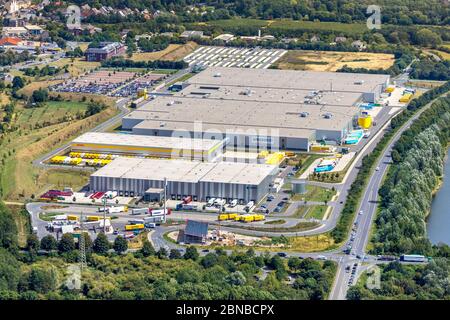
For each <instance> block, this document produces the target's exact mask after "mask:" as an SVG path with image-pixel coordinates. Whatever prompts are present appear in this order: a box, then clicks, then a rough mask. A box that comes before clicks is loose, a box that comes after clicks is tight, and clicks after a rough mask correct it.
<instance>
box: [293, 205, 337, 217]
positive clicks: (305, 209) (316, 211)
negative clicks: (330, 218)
mask: <svg viewBox="0 0 450 320" xmlns="http://www.w3.org/2000/svg"><path fill="white" fill-rule="evenodd" d="M327 208H328V206H325V205H314V206H300V207H299V208H298V209H297V210H296V211H295V213H294V214H293V215H292V217H293V218H303V219H318V220H322V219H323V216H324V215H325V212H326V211H327Z"/></svg>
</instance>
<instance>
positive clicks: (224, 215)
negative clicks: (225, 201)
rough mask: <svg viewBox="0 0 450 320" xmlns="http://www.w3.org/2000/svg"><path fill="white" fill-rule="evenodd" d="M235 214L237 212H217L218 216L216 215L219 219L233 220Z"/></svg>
mask: <svg viewBox="0 0 450 320" xmlns="http://www.w3.org/2000/svg"><path fill="white" fill-rule="evenodd" d="M237 216H238V214H237V213H222V214H219V216H218V217H217V219H218V220H219V221H225V220H235V219H236V217H237Z"/></svg>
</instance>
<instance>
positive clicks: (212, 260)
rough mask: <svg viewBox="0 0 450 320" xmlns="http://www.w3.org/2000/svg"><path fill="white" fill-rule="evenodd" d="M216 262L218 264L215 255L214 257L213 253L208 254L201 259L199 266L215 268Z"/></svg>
mask: <svg viewBox="0 0 450 320" xmlns="http://www.w3.org/2000/svg"><path fill="white" fill-rule="evenodd" d="M217 262H218V259H217V255H215V254H214V253H208V254H207V255H206V256H204V257H203V258H202V260H201V261H200V264H201V265H202V266H203V267H204V268H211V267H213V266H215V265H216V264H217Z"/></svg>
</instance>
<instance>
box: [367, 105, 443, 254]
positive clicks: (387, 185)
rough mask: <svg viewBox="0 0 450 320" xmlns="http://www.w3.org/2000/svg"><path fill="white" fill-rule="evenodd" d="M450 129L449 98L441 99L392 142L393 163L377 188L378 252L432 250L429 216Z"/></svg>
mask: <svg viewBox="0 0 450 320" xmlns="http://www.w3.org/2000/svg"><path fill="white" fill-rule="evenodd" d="M449 133H450V98H442V99H440V100H437V101H436V102H435V103H434V104H433V106H432V107H431V108H430V109H429V110H427V111H425V112H424V113H423V114H422V115H421V116H420V118H419V119H418V120H417V121H415V122H414V123H413V124H412V125H411V127H410V128H409V129H408V130H406V131H405V132H404V133H403V135H402V137H401V138H400V139H399V141H398V142H397V143H396V145H395V146H394V148H393V152H392V158H393V161H394V165H393V166H391V168H390V170H389V173H388V176H387V178H386V180H385V182H384V183H383V186H382V187H381V189H380V191H379V194H380V196H381V211H380V213H379V215H378V217H377V219H376V221H375V223H376V226H377V229H376V230H377V231H376V233H375V235H374V237H373V239H372V241H373V243H374V249H373V251H374V253H397V254H398V253H411V252H417V253H423V254H430V253H431V244H430V242H429V241H428V239H427V235H426V222H425V219H426V216H427V215H428V213H429V212H430V206H431V200H432V192H433V190H434V188H435V187H436V185H437V183H438V178H439V177H440V176H441V175H442V174H443V162H444V155H445V152H444V151H445V149H446V147H447V143H448V140H449V138H450V134H449Z"/></svg>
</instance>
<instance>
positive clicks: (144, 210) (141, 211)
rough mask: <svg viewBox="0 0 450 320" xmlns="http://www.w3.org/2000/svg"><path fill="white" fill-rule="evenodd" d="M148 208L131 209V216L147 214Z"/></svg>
mask: <svg viewBox="0 0 450 320" xmlns="http://www.w3.org/2000/svg"><path fill="white" fill-rule="evenodd" d="M148 212H149V209H148V208H137V209H131V215H139V214H148Z"/></svg>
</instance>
